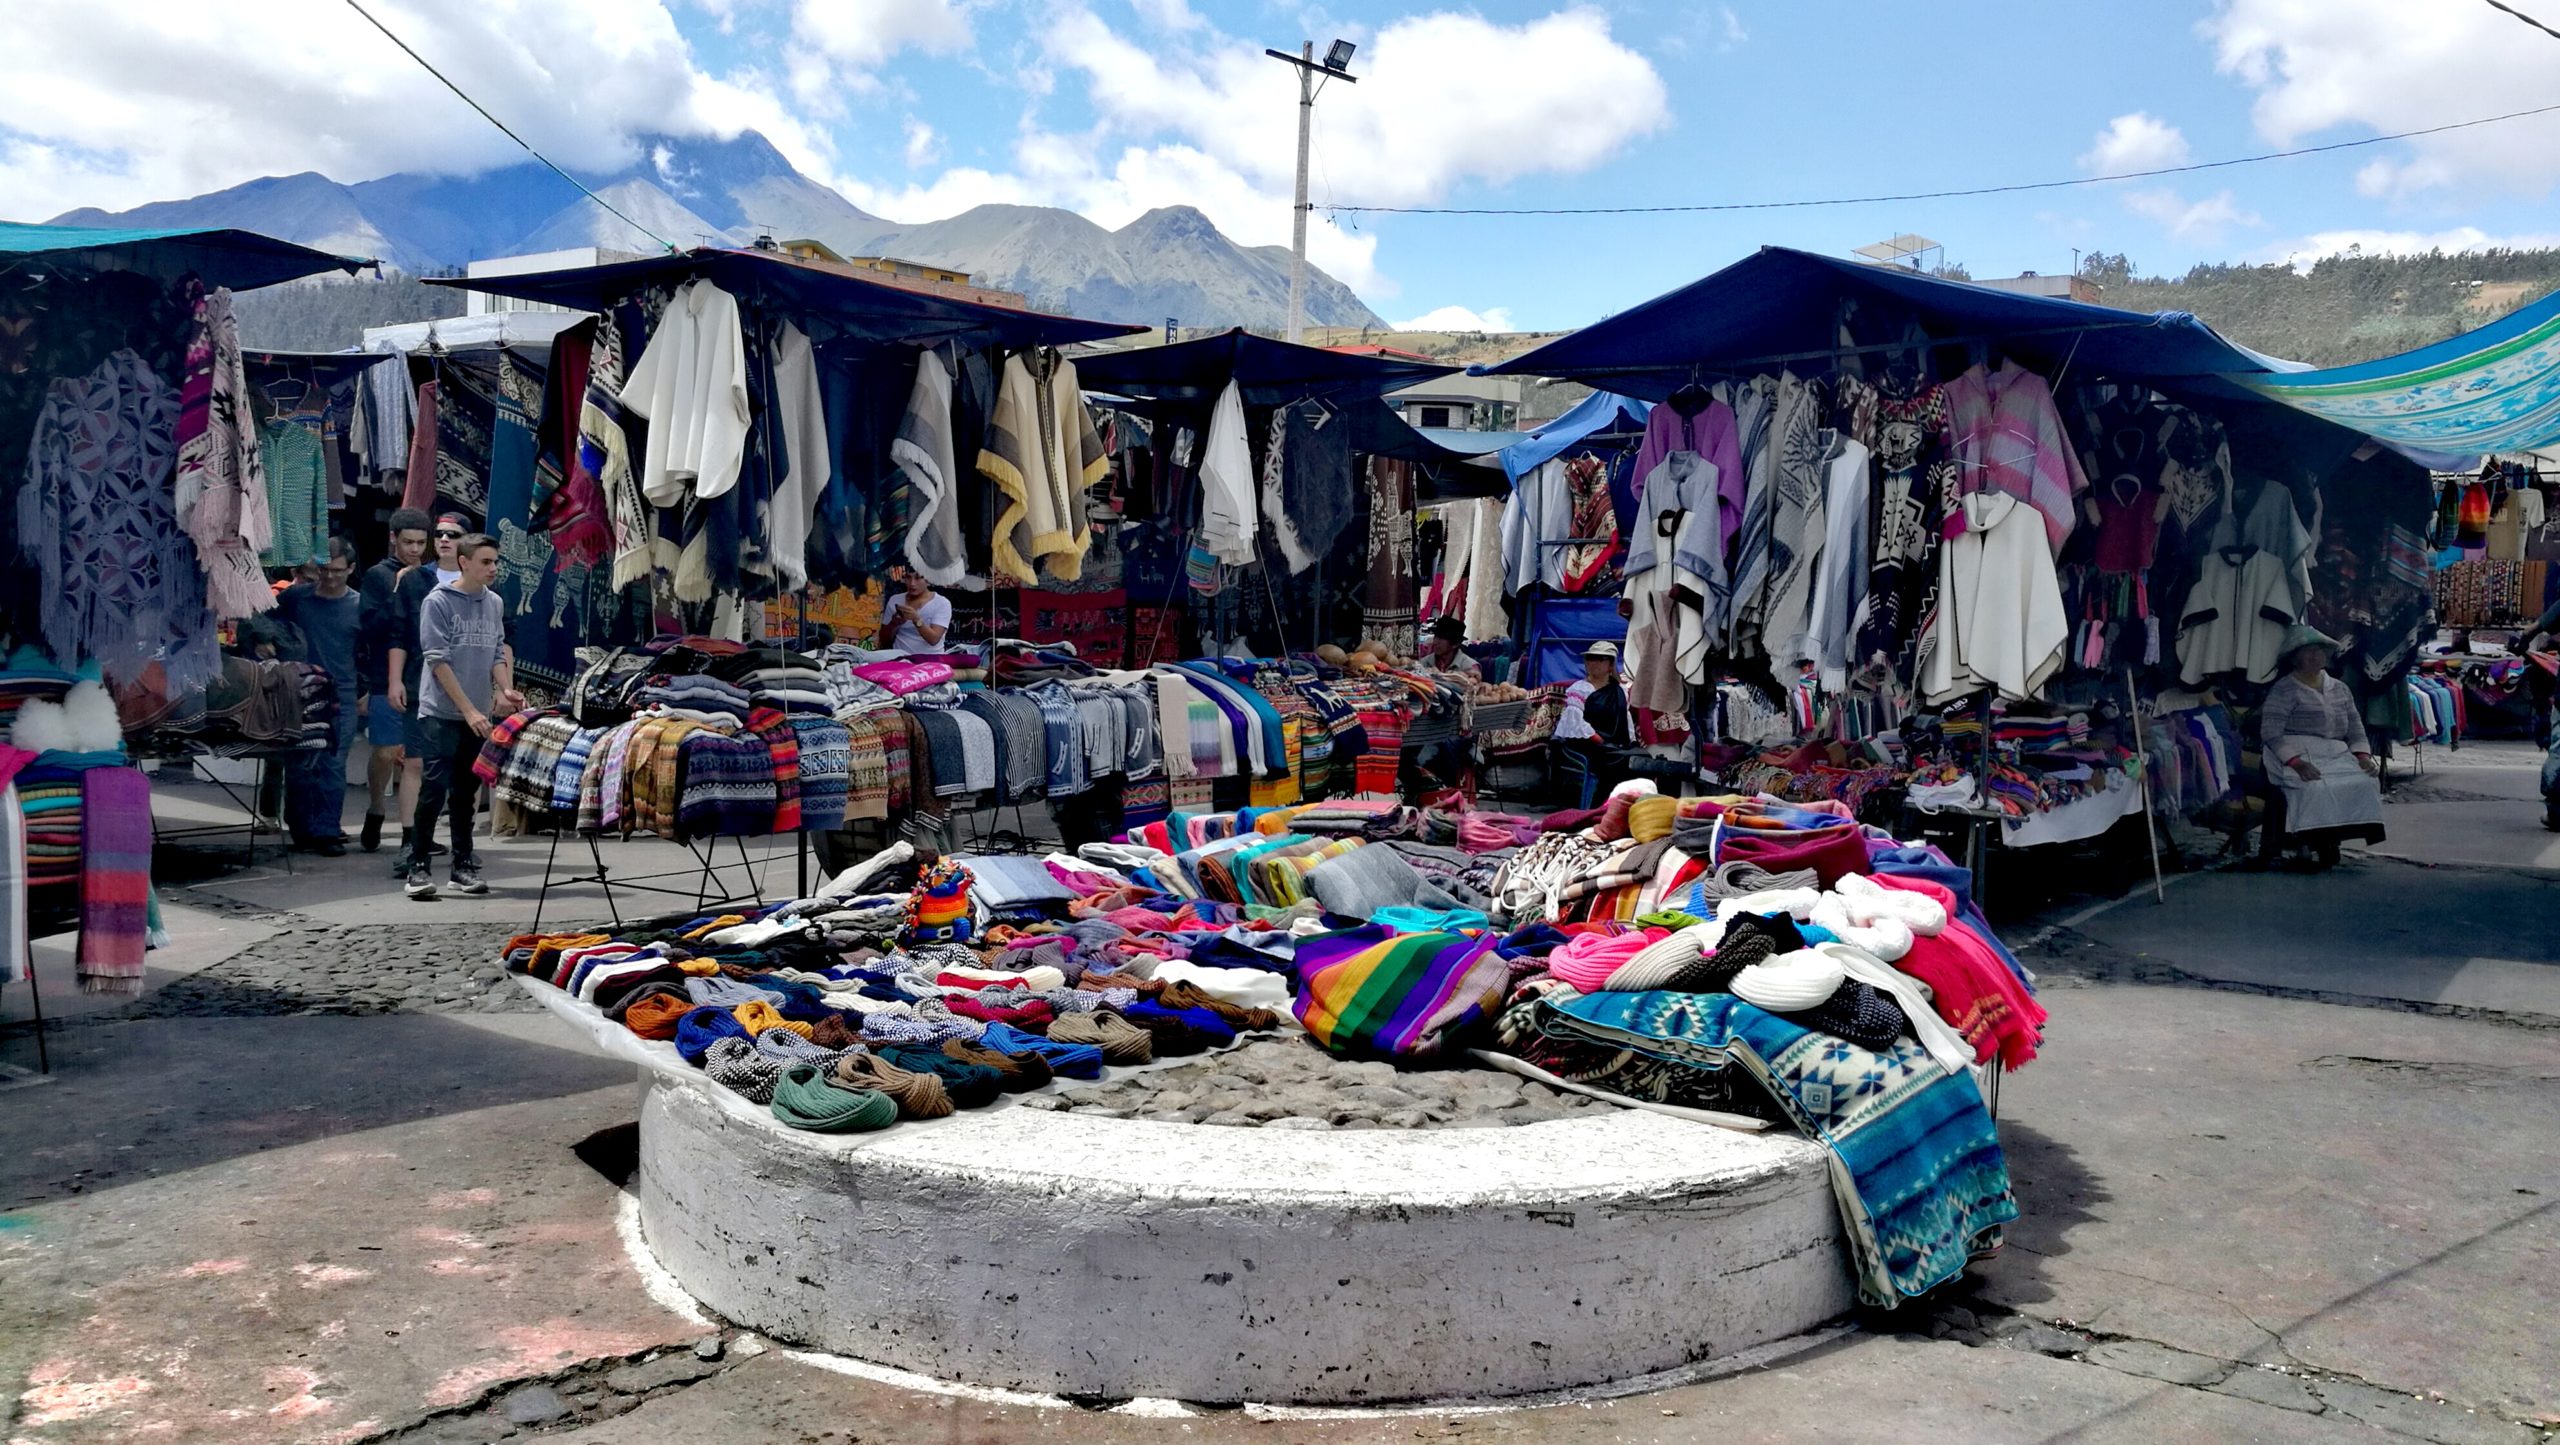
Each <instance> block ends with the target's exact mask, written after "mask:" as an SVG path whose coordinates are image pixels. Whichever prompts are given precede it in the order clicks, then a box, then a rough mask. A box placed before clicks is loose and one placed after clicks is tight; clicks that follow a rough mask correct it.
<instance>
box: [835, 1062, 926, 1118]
mask: <svg viewBox="0 0 2560 1445" xmlns="http://www.w3.org/2000/svg"><path fill="white" fill-rule="evenodd" d="M832 1077H833V1079H834V1080H835V1082H836V1083H838V1084H840V1085H842V1086H843V1087H845V1088H848V1089H869V1090H872V1091H874V1092H877V1093H880V1094H884V1095H886V1096H888V1098H889V1100H890V1102H891V1103H894V1104H896V1105H897V1107H898V1117H899V1118H901V1119H945V1118H949V1117H950V1115H951V1095H950V1094H949V1093H948V1092H947V1091H946V1090H944V1088H943V1087H942V1080H941V1078H940V1077H939V1076H937V1075H934V1074H920V1073H917V1072H915V1071H914V1070H912V1069H902V1068H899V1067H898V1066H897V1065H896V1064H893V1063H890V1062H889V1061H888V1060H887V1059H884V1058H882V1057H880V1056H879V1055H878V1054H872V1053H859V1054H847V1055H845V1056H844V1057H843V1058H841V1059H838V1060H836V1065H835V1069H834V1071H833V1074H832Z"/></svg>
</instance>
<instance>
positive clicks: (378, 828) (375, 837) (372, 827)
mask: <svg viewBox="0 0 2560 1445" xmlns="http://www.w3.org/2000/svg"><path fill="white" fill-rule="evenodd" d="M356 841H357V842H358V843H359V844H360V845H362V847H363V848H364V851H366V852H368V853H373V852H378V851H380V849H381V847H382V815H381V814H380V813H367V814H365V815H364V832H363V833H361V834H359V835H358V836H357V839H356Z"/></svg>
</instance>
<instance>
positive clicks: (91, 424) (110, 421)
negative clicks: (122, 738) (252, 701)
mask: <svg viewBox="0 0 2560 1445" xmlns="http://www.w3.org/2000/svg"><path fill="white" fill-rule="evenodd" d="M177 420H178V398H177V396H176V395H175V394H174V393H172V392H171V391H170V390H169V388H168V386H167V384H166V383H164V382H162V381H161V380H160V378H159V377H157V376H155V375H153V374H152V371H151V368H150V367H149V366H148V365H146V364H144V362H143V360H142V358H141V357H140V356H138V355H136V354H134V353H133V352H131V351H118V352H116V353H115V354H113V355H111V356H109V357H108V358H107V359H106V360H105V361H102V362H100V363H99V364H98V367H97V369H96V370H94V371H92V372H90V373H89V374H88V375H86V376H82V377H64V378H61V379H59V380H57V381H55V382H54V383H53V385H52V387H51V388H49V389H48V390H47V391H46V393H45V404H44V410H43V412H42V413H40V414H39V416H38V417H37V420H36V429H35V434H34V437H33V439H32V440H31V441H30V443H29V445H28V448H27V476H26V485H25V486H24V487H23V488H21V489H20V491H19V492H18V545H19V548H20V549H21V550H22V551H23V552H24V553H25V554H26V555H27V556H28V557H29V559H31V560H32V561H34V562H35V564H36V567H37V571H38V573H39V576H40V579H41V583H42V587H43V592H42V598H43V631H44V639H45V646H46V648H47V649H48V650H49V651H51V652H52V654H53V655H54V657H55V659H56V660H58V661H60V662H61V663H62V664H63V665H64V666H66V667H67V666H73V665H76V664H77V663H79V662H81V661H82V660H84V659H87V658H92V657H94V658H97V659H99V660H100V661H101V662H102V663H103V664H104V666H105V668H106V670H107V675H108V676H109V677H110V678H113V679H115V680H117V681H124V680H126V679H129V678H132V677H134V676H135V675H137V674H139V673H140V672H141V671H142V670H143V668H145V667H146V666H148V665H149V664H150V663H151V661H152V660H153V658H154V657H155V656H161V657H162V659H163V660H164V661H165V663H166V665H167V669H168V674H169V686H170V688H171V689H172V690H173V691H174V690H177V689H181V688H186V687H191V686H194V685H195V684H198V683H201V682H204V681H207V680H209V679H210V678H212V677H213V676H215V675H216V674H217V673H218V672H219V671H220V669H221V665H222V664H221V657H220V655H219V652H218V650H217V648H216V646H215V639H214V619H213V615H212V614H211V613H210V612H209V611H208V610H207V609H206V607H205V577H204V572H203V570H202V569H201V568H200V567H199V566H198V565H197V561H196V546H195V543H194V542H193V541H192V540H191V539H189V538H188V536H187V535H186V533H184V532H183V531H181V530H179V527H178V519H177V515H176V511H175V509H174V508H173V506H172V505H171V502H170V494H169V478H170V472H171V467H172V465H173V461H174V452H173V449H172V443H171V437H172V435H173V430H174V428H175V427H176V425H177ZM261 590H263V589H261ZM164 644H166V646H167V649H168V650H167V652H166V653H165V654H162V653H161V652H160V649H161V648H162V646H163V645H164Z"/></svg>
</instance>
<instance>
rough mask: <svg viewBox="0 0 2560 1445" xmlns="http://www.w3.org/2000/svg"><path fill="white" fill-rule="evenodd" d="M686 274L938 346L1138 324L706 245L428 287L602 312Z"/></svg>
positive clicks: (800, 311) (861, 329)
mask: <svg viewBox="0 0 2560 1445" xmlns="http://www.w3.org/2000/svg"><path fill="white" fill-rule="evenodd" d="M696 279H702V280H708V281H709V282H711V284H712V285H714V286H717V287H719V288H720V289H721V290H723V291H726V292H728V293H729V294H730V295H732V296H735V297H737V298H738V300H739V301H740V302H741V303H742V304H753V305H758V306H763V307H765V308H768V309H770V310H772V311H776V312H779V313H782V314H784V315H787V316H790V317H792V318H794V319H800V318H806V319H808V320H810V321H814V322H820V323H824V324H825V325H827V326H831V327H833V328H834V332H835V334H836V335H838V336H842V337H847V338H850V339H852V340H856V341H871V342H877V343H880V344H882V345H901V346H938V345H940V344H942V343H943V342H946V341H956V342H959V343H961V344H963V345H970V346H985V345H993V346H1005V347H1022V346H1063V345H1066V344H1068V343H1069V342H1075V341H1097V340H1100V339H1102V338H1103V337H1106V336H1127V335H1129V334H1131V333H1133V332H1138V331H1144V330H1146V328H1145V327H1143V326H1130V325H1126V324H1123V323H1121V322H1117V321H1087V320H1084V319H1083V318H1081V317H1075V316H1052V315H1049V314H1047V313H1046V312H1040V311H1021V310H1016V309H1015V308H1013V307H1010V306H990V305H987V304H985V303H983V302H977V301H963V300H960V299H959V298H957V297H953V296H940V295H935V294H932V293H930V292H924V291H910V290H907V289H906V288H904V287H900V286H892V285H890V284H889V283H887V282H885V281H871V280H865V279H864V278H863V277H862V276H861V275H860V274H859V273H857V272H854V271H850V270H838V269H836V268H834V267H829V266H823V265H816V264H812V263H807V262H802V261H796V260H793V259H791V258H789V257H786V256H783V255H780V254H778V253H775V252H769V251H732V250H723V249H717V248H710V247H705V248H702V249H698V250H693V251H686V252H682V253H680V254H677V255H673V256H651V257H648V258H646V259H644V260H639V261H617V262H614V263H613V264H611V265H606V266H572V267H568V268H566V269H564V270H559V271H529V272H525V273H523V274H521V275H515V276H467V277H450V278H438V279H435V280H432V281H430V282H429V283H428V284H430V285H435V286H453V287H457V288H459V289H462V290H465V291H485V292H488V293H489V294H491V295H495V296H513V297H517V298H519V299H521V300H525V301H541V302H546V303H548V304H550V305H553V306H566V307H568V308H570V309H572V310H575V311H602V310H604V309H606V308H607V307H610V306H613V305H615V304H617V303H619V302H620V301H621V300H622V299H623V298H624V297H626V296H629V295H630V294H631V293H632V292H634V291H639V290H642V289H645V288H647V287H650V286H674V285H681V284H683V283H684V282H687V281H692V280H696ZM820 339H825V338H820Z"/></svg>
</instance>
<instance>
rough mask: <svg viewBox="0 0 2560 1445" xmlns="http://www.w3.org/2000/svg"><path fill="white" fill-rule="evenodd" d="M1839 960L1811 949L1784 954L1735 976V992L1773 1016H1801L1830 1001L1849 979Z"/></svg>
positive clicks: (1736, 995)
mask: <svg viewBox="0 0 2560 1445" xmlns="http://www.w3.org/2000/svg"><path fill="white" fill-rule="evenodd" d="M1848 976H1849V974H1848V970H1847V969H1845V968H1843V967H1842V966H1841V964H1840V960H1838V959H1836V958H1833V957H1832V956H1830V955H1829V954H1827V953H1817V952H1815V951H1814V950H1812V949H1810V948H1799V949H1797V950H1796V951H1795V952H1793V953H1782V954H1780V955H1778V956H1777V957H1775V958H1772V959H1770V960H1768V961H1767V962H1765V963H1755V964H1753V965H1751V966H1750V967H1749V968H1746V969H1744V970H1743V971H1742V972H1740V973H1738V974H1735V975H1734V976H1733V993H1734V996H1735V997H1736V998H1739V999H1741V1000H1742V1001H1743V1002H1744V1003H1747V1004H1754V1005H1757V1006H1758V1007H1761V1008H1764V1009H1767V1010H1768V1011H1769V1012H1771V1013H1799V1012H1802V1011H1803V1010H1805V1009H1809V1008H1812V1007H1814V1006H1815V1005H1817V1004H1820V1003H1823V1002H1825V1001H1827V1000H1828V999H1829V998H1830V997H1831V996H1832V995H1833V994H1835V993H1838V992H1839V991H1840V985H1841V984H1842V982H1844V981H1845V980H1846V979H1847V978H1848Z"/></svg>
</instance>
